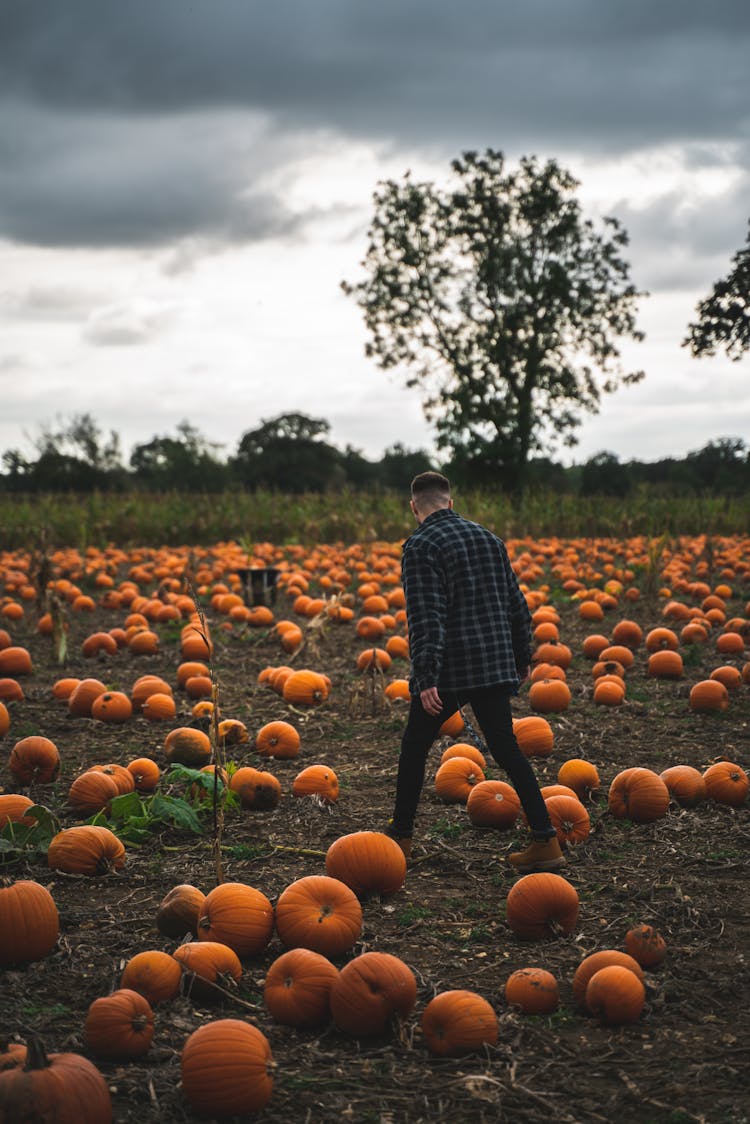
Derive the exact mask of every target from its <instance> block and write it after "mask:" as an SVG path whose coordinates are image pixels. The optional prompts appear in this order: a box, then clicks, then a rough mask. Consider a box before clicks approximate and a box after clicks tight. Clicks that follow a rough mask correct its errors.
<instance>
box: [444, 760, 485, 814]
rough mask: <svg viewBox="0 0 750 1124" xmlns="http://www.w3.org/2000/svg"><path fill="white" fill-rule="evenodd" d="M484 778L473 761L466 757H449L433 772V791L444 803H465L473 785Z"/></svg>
mask: <svg viewBox="0 0 750 1124" xmlns="http://www.w3.org/2000/svg"><path fill="white" fill-rule="evenodd" d="M484 779H485V777H484V773H483V772H482V770H481V769H480V768H479V766H478V765H477V764H476V762H475V761H472V760H471V759H470V758H468V757H449V758H448V760H447V761H444V762H443V764H442V765H440V766H439V768H438V771H437V772H436V774H435V792H436V793H437V794H438V796H439V797H440V799H441V800H444V801H445V802H446V804H465V803H466V801H467V800H468V799H469V793H470V792H471V790H472V788H473V787H474V785H475V784H479V782H480V781H483V780H484Z"/></svg>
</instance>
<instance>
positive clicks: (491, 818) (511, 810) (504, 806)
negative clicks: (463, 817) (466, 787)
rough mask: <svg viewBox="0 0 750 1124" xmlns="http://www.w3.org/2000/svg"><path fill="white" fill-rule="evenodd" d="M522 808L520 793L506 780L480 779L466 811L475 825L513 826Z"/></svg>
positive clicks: (473, 789) (468, 800)
mask: <svg viewBox="0 0 750 1124" xmlns="http://www.w3.org/2000/svg"><path fill="white" fill-rule="evenodd" d="M520 809H521V801H520V800H519V798H518V793H517V792H516V790H515V789H514V788H513V786H512V785H509V784H508V783H507V782H506V781H480V782H479V784H475V785H474V787H473V788H472V790H471V792H470V793H469V796H468V799H467V801H466V812H467V814H468V817H469V819H470V820H471V822H472V823H473V825H474V827H494V828H504V827H512V825H513V824H514V823H515V822H516V819H517V818H518V813H519V811H520Z"/></svg>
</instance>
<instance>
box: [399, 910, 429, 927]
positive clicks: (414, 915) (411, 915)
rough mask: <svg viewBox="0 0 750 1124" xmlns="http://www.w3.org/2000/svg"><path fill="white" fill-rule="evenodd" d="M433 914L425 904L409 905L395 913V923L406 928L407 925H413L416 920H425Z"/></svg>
mask: <svg viewBox="0 0 750 1124" xmlns="http://www.w3.org/2000/svg"><path fill="white" fill-rule="evenodd" d="M433 916H434V914H433V912H432V910H431V909H427V908H426V907H425V906H420V905H409V906H407V907H406V909H402V910H401V912H400V913H397V914H396V924H397V925H402V926H403V927H404V928H407V927H408V926H409V925H414V924H415V923H416V922H417V921H425V920H426V919H427V918H428V917H433Z"/></svg>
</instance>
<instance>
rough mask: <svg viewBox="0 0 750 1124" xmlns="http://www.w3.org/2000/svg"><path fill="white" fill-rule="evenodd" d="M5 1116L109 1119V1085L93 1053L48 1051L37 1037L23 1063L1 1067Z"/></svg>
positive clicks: (61, 1121) (68, 1122)
mask: <svg viewBox="0 0 750 1124" xmlns="http://www.w3.org/2000/svg"><path fill="white" fill-rule="evenodd" d="M0 1120H3V1121H7V1122H8V1124H10V1122H11V1121H32V1120H37V1121H47V1120H50V1121H51V1120H54V1121H55V1124H110V1122H111V1120H112V1098H111V1096H110V1092H109V1086H108V1085H107V1082H106V1081H105V1080H104V1077H103V1076H102V1075H101V1073H100V1072H99V1070H98V1069H97V1068H96V1066H95V1065H94V1064H93V1062H90V1061H89V1060H88V1058H84V1057H82V1056H81V1055H80V1054H73V1053H62V1054H49V1055H48V1054H46V1053H45V1051H44V1047H43V1046H42V1044H41V1043H40V1042H39V1041H37V1040H32V1042H31V1044H30V1045H29V1049H28V1057H27V1061H26V1064H25V1065H24V1066H12V1067H11V1068H9V1069H5V1070H2V1071H0Z"/></svg>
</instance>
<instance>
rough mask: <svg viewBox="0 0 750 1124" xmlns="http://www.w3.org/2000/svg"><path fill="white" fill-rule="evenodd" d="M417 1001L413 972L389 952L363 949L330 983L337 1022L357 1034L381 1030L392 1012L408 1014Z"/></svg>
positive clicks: (344, 1028)
mask: <svg viewBox="0 0 750 1124" xmlns="http://www.w3.org/2000/svg"><path fill="white" fill-rule="evenodd" d="M416 1001H417V981H416V979H415V976H414V973H413V972H412V970H411V968H409V967H408V965H406V964H405V963H404V962H403V960H401V959H399V957H397V956H393V955H391V953H389V952H363V953H362V954H361V955H360V956H357V957H355V958H354V960H350V961H349V963H348V964H345V965H344V967H343V968H342V969H341V971H340V972H339V974H338V976H337V977H336V979H335V980H334V982H333V985H332V987H331V1014H332V1015H333V1020H334V1022H335V1023H336V1026H337V1027H338V1028H339V1030H343V1031H344V1032H345V1033H346V1034H352V1035H354V1036H355V1037H358V1038H359V1037H363V1038H364V1037H370V1036H373V1035H377V1034H382V1033H383V1031H384V1030H385V1029H386V1027H387V1026H388V1024H389V1023H390V1021H391V1019H392V1018H393V1017H394V1016H399V1017H400V1018H402V1019H406V1018H408V1017H409V1015H410V1014H411V1013H412V1011H413V1010H414V1006H415V1004H416Z"/></svg>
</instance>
